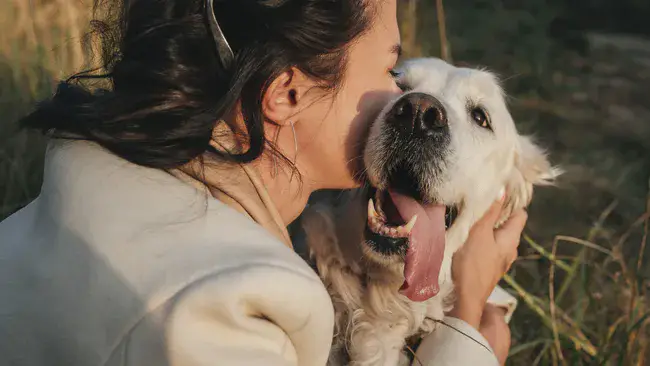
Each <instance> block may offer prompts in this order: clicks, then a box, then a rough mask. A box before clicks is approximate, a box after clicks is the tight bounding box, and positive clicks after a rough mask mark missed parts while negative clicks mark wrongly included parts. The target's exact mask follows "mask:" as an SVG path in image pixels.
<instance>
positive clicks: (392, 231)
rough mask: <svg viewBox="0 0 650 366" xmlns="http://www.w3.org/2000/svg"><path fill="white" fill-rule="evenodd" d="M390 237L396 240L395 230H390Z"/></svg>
mask: <svg viewBox="0 0 650 366" xmlns="http://www.w3.org/2000/svg"><path fill="white" fill-rule="evenodd" d="M390 236H392V237H393V238H396V237H397V229H395V228H390Z"/></svg>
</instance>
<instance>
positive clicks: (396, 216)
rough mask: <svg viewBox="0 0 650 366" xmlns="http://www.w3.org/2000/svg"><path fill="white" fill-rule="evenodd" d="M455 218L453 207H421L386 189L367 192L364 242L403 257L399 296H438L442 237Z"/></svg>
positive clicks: (374, 247)
mask: <svg viewBox="0 0 650 366" xmlns="http://www.w3.org/2000/svg"><path fill="white" fill-rule="evenodd" d="M457 216H458V209H457V208H456V207H455V206H445V205H441V204H424V203H422V202H419V201H417V200H415V199H414V198H412V197H410V196H407V195H404V194H401V193H399V192H396V191H392V190H390V189H389V190H375V191H374V192H371V196H370V199H369V200H368V224H367V230H366V233H367V235H366V239H367V241H368V243H369V244H370V245H371V246H372V247H373V249H374V250H377V251H379V252H382V253H384V254H401V255H403V257H404V283H403V284H402V287H401V288H400V293H402V294H403V295H405V296H407V297H408V298H409V299H411V300H412V301H424V300H427V299H429V298H431V297H433V296H435V295H436V294H437V293H438V291H439V285H438V276H439V273H440V267H441V265H442V259H443V256H444V250H445V233H446V230H447V229H448V228H450V227H451V226H452V225H453V223H454V220H455V219H456V217H457Z"/></svg>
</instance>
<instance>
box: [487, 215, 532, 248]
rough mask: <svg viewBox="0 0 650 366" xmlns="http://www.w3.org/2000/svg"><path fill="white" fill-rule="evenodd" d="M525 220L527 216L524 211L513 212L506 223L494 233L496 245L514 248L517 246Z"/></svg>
mask: <svg viewBox="0 0 650 366" xmlns="http://www.w3.org/2000/svg"><path fill="white" fill-rule="evenodd" d="M527 220H528V214H527V213H526V211H525V210H523V209H521V210H517V211H515V212H513V213H512V215H511V216H510V218H509V219H508V221H506V222H505V223H504V224H503V225H502V226H501V227H500V228H498V229H497V230H495V231H494V238H495V239H496V241H497V244H501V245H513V246H514V247H515V248H516V247H517V246H518V245H519V238H520V237H521V232H522V231H523V230H524V226H526V221H527Z"/></svg>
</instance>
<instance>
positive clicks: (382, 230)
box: [381, 225, 390, 236]
mask: <svg viewBox="0 0 650 366" xmlns="http://www.w3.org/2000/svg"><path fill="white" fill-rule="evenodd" d="M389 231H390V229H388V228H387V227H386V226H385V225H382V227H381V235H386V236H388V233H389Z"/></svg>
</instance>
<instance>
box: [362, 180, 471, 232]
mask: <svg viewBox="0 0 650 366" xmlns="http://www.w3.org/2000/svg"><path fill="white" fill-rule="evenodd" d="M373 191H374V194H372V198H370V199H369V200H368V229H369V230H370V231H371V232H373V233H374V234H377V235H379V236H383V237H386V238H391V239H408V237H409V235H410V233H411V230H413V227H414V226H415V222H416V221H417V215H413V216H412V217H410V218H404V217H402V215H401V214H400V212H399V210H398V209H397V207H396V206H395V203H394V202H393V200H392V198H391V194H390V193H389V191H388V190H378V189H374V190H373ZM457 217H458V208H457V207H456V206H455V205H454V206H445V230H447V229H449V228H450V227H451V226H452V225H453V224H454V222H455V221H456V218H457ZM406 219H408V221H406Z"/></svg>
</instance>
